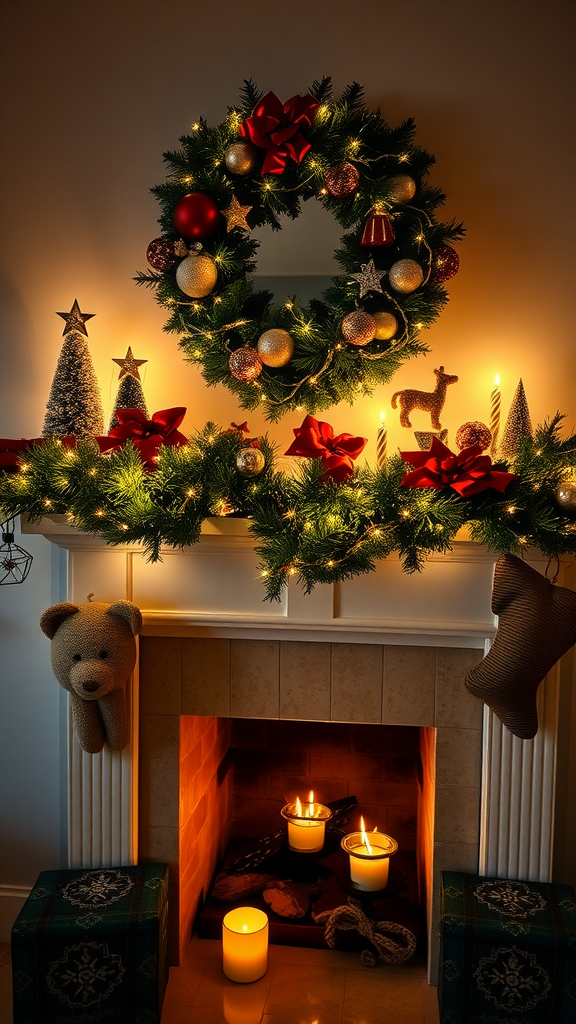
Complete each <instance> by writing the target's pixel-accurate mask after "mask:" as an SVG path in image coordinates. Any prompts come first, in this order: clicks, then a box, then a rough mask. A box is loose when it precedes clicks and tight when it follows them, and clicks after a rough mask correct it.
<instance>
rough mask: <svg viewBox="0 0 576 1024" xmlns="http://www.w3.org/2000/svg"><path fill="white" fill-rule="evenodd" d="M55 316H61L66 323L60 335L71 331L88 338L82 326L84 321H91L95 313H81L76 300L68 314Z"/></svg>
mask: <svg viewBox="0 0 576 1024" xmlns="http://www.w3.org/2000/svg"><path fill="white" fill-rule="evenodd" d="M56 316H61V317H62V319H63V320H65V321H66V323H65V325H64V330H63V331H62V335H64V334H70V332H71V331H80V333H81V334H85V335H86V337H88V331H87V330H86V328H85V326H84V324H85V322H86V320H91V319H92V317H93V316H96V313H83V312H82V311H81V309H80V306H79V305H78V299H74V302H73V304H72V309H71V310H70V312H69V313H56Z"/></svg>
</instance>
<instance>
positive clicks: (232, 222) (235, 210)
mask: <svg viewBox="0 0 576 1024" xmlns="http://www.w3.org/2000/svg"><path fill="white" fill-rule="evenodd" d="M251 209H252V207H251V206H241V205H240V203H239V202H238V200H237V199H236V196H232V202H231V203H230V206H229V207H228V209H226V210H222V213H223V215H224V217H226V231H233V230H234V228H243V229H244V230H245V231H250V227H249V226H248V224H247V223H246V217H247V216H248V214H249V213H250V210H251Z"/></svg>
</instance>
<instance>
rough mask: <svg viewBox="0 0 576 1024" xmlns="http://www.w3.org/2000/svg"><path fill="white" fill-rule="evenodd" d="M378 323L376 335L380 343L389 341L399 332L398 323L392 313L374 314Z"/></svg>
mask: <svg viewBox="0 0 576 1024" xmlns="http://www.w3.org/2000/svg"><path fill="white" fill-rule="evenodd" d="M372 316H373V317H374V319H375V321H376V334H375V335H374V337H375V338H376V339H377V340H378V341H388V340H389V339H390V338H393V337H394V335H395V334H396V331H397V330H398V321H397V319H396V317H395V316H394V315H393V314H392V313H385V312H382V313H372Z"/></svg>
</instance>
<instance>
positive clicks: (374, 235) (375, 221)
mask: <svg viewBox="0 0 576 1024" xmlns="http://www.w3.org/2000/svg"><path fill="white" fill-rule="evenodd" d="M393 244H394V229H393V227H392V221H391V220H390V217H387V216H386V214H384V213H372V214H371V215H370V217H368V220H367V221H366V223H365V225H364V231H363V234H362V241H361V242H360V245H363V246H365V247H366V248H368V249H370V248H372V247H373V246H377V245H393Z"/></svg>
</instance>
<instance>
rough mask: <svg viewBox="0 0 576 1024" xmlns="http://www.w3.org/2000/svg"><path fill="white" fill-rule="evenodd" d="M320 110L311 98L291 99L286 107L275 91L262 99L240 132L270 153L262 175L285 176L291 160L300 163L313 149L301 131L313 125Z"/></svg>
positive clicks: (266, 158)
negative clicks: (284, 172)
mask: <svg viewBox="0 0 576 1024" xmlns="http://www.w3.org/2000/svg"><path fill="white" fill-rule="evenodd" d="M318 107H319V104H318V103H317V102H316V100H313V99H312V97H311V96H292V97H291V99H289V100H287V101H286V103H285V104H284V106H282V103H281V102H280V100H279V99H278V97H277V96H276V95H275V93H273V92H269V93H267V94H266V96H263V97H262V99H261V100H260V102H259V103H257V104H256V106H255V107H254V110H253V112H252V116H251V117H247V118H246V120H245V121H243V122H242V124H241V125H240V129H239V134H240V135H241V136H242V137H243V138H244V139H250V142H253V143H254V145H255V146H260V148H261V149H267V150H268V152H267V153H266V157H265V159H264V164H263V166H262V170H261V171H260V174H282V172H283V170H284V168H285V167H286V161H287V159H288V157H290V158H291V159H292V160H295V161H296V163H297V164H299V163H300V161H301V160H302V159H303V158H304V157H305V156H306V153H307V152H308V150H309V149H310V143H309V142H307V141H306V139H305V138H304V136H303V134H302V132H303V131H304V132H305V131H307V130H308V128H309V127H310V125H311V124H312V121H313V120H314V118H315V116H316V111H317V110H318Z"/></svg>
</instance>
